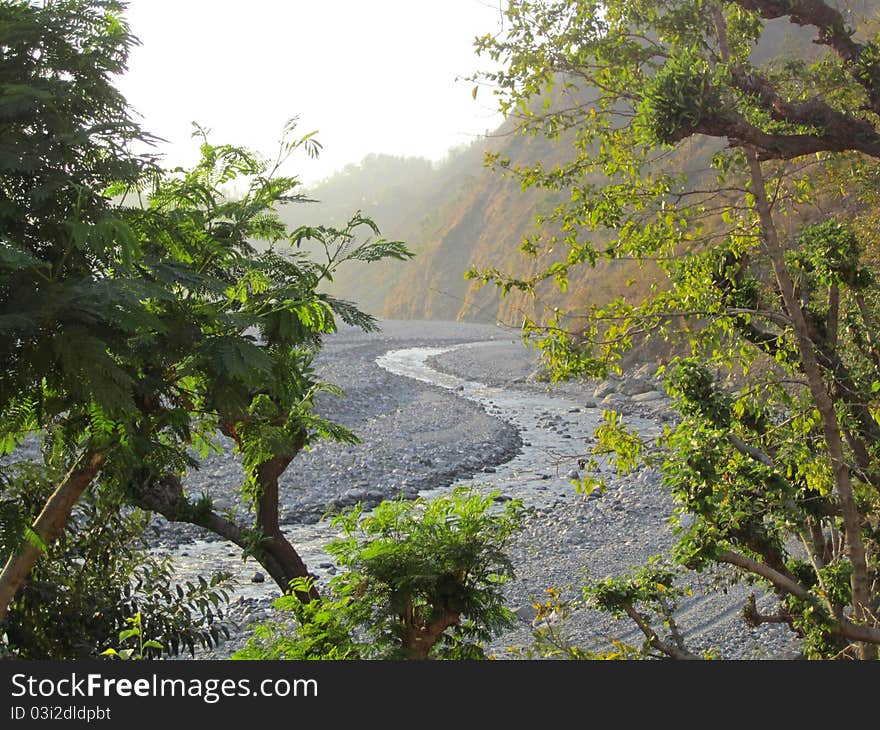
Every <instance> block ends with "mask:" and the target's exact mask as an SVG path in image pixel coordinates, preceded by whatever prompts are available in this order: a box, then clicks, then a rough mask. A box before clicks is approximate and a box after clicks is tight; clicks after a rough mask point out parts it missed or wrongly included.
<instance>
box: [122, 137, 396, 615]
mask: <svg viewBox="0 0 880 730" xmlns="http://www.w3.org/2000/svg"><path fill="white" fill-rule="evenodd" d="M294 127H295V124H294V123H291V125H290V126H289V127H288V128H287V130H285V131H286V135H285V137H284V138H283V139H282V144H281V148H280V151H279V156H278V158H277V159H276V160H275V162H274V163H272V164H270V163H268V162H267V161H265V160H262V159H260V158H259V157H258V156H256V155H255V154H253V153H251V152H249V151H247V150H244V149H242V148H238V147H233V146H229V145H222V146H214V145H211V144H210V143H209V142H208V139H207V136H206V134H205V132H204V131H203V130H201V129H197V132H196V134H197V135H199V136H201V137H202V145H201V151H202V160H201V162H200V163H199V164H198V165H197V166H196V167H195V168H194V169H193V170H190V171H186V172H184V171H178V173H177V174H174V175H170V176H166V177H162V178H158V179H157V181H156V184H155V186H154V187H153V188H152V190H151V191H150V195H149V204H148V205H147V206H146V207H145V208H141V207H140V206H138V207H133V208H131V209H129V210H128V211H127V214H126V221H127V222H128V224H129V225H130V227H131V230H132V231H133V232H134V233H135V235H136V237H137V239H138V240H140V241H143V244H142V245H143V250H144V257H143V258H142V260H141V262H139V264H138V270H139V272H140V274H141V276H142V277H143V279H144V281H147V282H150V283H151V284H152V285H159V286H160V287H161V288H162V290H163V291H168V292H170V293H171V295H172V296H165V297H163V298H161V299H157V300H155V301H154V302H153V303H152V304H153V307H154V311H155V312H157V313H161V317H162V319H163V323H164V326H163V330H162V331H161V332H160V333H158V334H157V335H156V337H155V339H148V340H145V341H144V343H143V346H144V349H143V351H139V353H138V354H139V357H138V359H137V361H138V362H142V363H144V368H143V370H142V372H141V373H140V374H139V383H141V384H143V385H144V386H146V391H145V393H144V394H143V395H141V396H140V398H139V400H140V406H139V408H140V411H141V419H142V420H141V421H140V423H139V425H138V429H139V435H140V439H141V446H140V447H139V448H140V449H141V451H140V453H139V454H138V455H137V459H136V467H135V468H133V469H131V470H129V471H127V472H125V473H124V474H121V475H120V476H119V477H117V478H118V479H120V480H121V481H122V482H124V483H125V485H126V488H127V489H128V491H129V494H130V495H131V498H132V500H133V501H134V502H135V503H136V504H138V505H139V506H142V507H144V508H145V509H149V510H152V511H154V512H159V513H161V514H162V515H164V516H165V517H166V518H168V519H169V520H172V521H184V522H190V523H192V524H195V525H199V526H201V527H204V528H206V529H208V530H210V531H212V532H214V533H216V534H218V535H220V536H221V537H224V538H225V539H228V540H230V541H232V542H233V543H235V544H236V545H238V546H239V547H241V548H243V550H244V551H245V553H246V554H249V555H252V556H254V557H255V558H256V559H257V560H258V561H259V562H260V563H261V564H262V565H263V567H265V569H266V570H267V572H268V573H269V575H270V576H272V578H273V579H274V580H275V581H276V583H277V584H278V586H279V587H280V588H281V589H282V590H284V591H286V590H288V589H289V586H290V581H291V580H292V579H293V578H297V577H299V578H304V577H307V576H308V570H307V568H306V566H305V564H304V563H303V562H302V560H301V558H300V556H299V555H298V554H297V552H296V550H295V548H294V547H293V546H292V545H291V544H290V543H289V541H288V540H287V538H286V537H285V536H284V534H283V531H282V530H281V526H280V525H279V479H280V477H281V475H282V474H283V473H284V471H285V470H286V469H287V468H288V466H289V465H290V463H291V462H292V460H293V459H294V457H295V456H296V455H297V454H298V453H299V452H300V451H302V450H303V449H305V448H308V447H309V446H310V445H311V444H312V443H314V442H315V440H317V439H319V438H332V439H336V440H341V441H348V442H353V441H356V440H357V439H356V437H355V435H354V434H352V433H351V432H349V431H348V430H347V429H345V428H343V427H341V426H339V425H337V424H333V423H330V422H328V421H327V420H326V419H323V418H321V417H320V416H319V415H318V414H316V413H314V412H313V402H314V397H315V394H316V393H317V392H319V391H322V390H323V391H329V392H332V393H336V394H341V391H340V390H339V389H338V388H336V387H334V386H331V385H329V384H327V383H322V382H320V381H319V380H318V379H317V377H316V375H315V372H314V369H313V367H312V362H313V359H314V357H315V355H316V354H317V352H318V349H319V347H320V344H321V336H322V335H323V334H325V333H329V332H333V331H335V329H336V317H340V318H341V319H342V320H343V321H345V322H346V323H347V324H350V325H353V326H357V327H360V328H362V329H363V330H365V331H375V330H376V329H377V327H376V324H375V320H374V319H373V318H372V317H369V316H367V315H364V314H363V313H361V312H360V311H359V310H358V309H357V308H356V307H355V306H354V305H353V304H352V303H350V302H346V301H341V300H337V299H335V298H333V297H331V296H328V295H326V294H323V293H320V292H319V291H318V289H319V287H320V286H321V285H322V283H323V282H325V281H328V280H331V279H332V276H333V274H334V273H335V272H336V270H337V268H338V267H339V266H340V265H343V264H345V263H346V262H349V261H353V260H359V261H378V260H381V259H384V258H389V257H390V258H396V259H405V258H407V257H409V256H410V255H411V254H410V253H409V252H408V251H407V249H406V248H405V246H404V245H403V244H402V243H401V242H398V241H386V240H385V239H382V238H374V236H376V235H378V233H379V231H378V229H377V228H376V226H375V224H374V223H373V222H372V221H371V220H370V219H368V218H366V217H364V216H363V215H361V214H360V213H357V214H355V215H354V216H353V217H352V218H351V220H350V221H349V222H348V223H347V224H346V226H345V227H344V228H341V229H337V228H333V227H329V226H318V227H309V226H302V227H299V228H296V229H294V230H292V231H289V230H288V229H287V228H286V227H285V226H284V224H283V223H282V222H281V221H280V219H279V217H278V213H277V210H276V206H277V205H280V204H283V203H289V202H295V201H302V200H304V199H305V198H304V197H303V196H302V195H300V194H297V193H295V192H294V191H295V189H296V187H297V186H298V185H299V181H298V180H297V179H296V178H291V177H284V176H280V175H278V174H277V171H278V169H279V167H280V166H281V165H282V164H283V162H284V161H285V160H286V158H287V157H288V156H289V155H290V154H291V153H292V152H294V151H295V150H297V149H299V148H300V147H302V146H308V145H312V144H313V140H312V137H311V135H306V136H305V137H301V138H295V137H291V136H290V132H291V131H293V129H294ZM310 149H311V150H312V151H314V147H310ZM241 179H244V180H245V181H246V184H247V188H246V189H245V191H244V192H243V193H242V194H241V195H240V196H237V197H235V198H229V197H228V196H227V195H226V194H225V193H224V191H223V187H222V186H223V185H229V184H232V183H235V182H237V181H240V180H241ZM364 230H366V235H364V234H363V233H362V231H364ZM306 241H309V242H311V243H312V245H313V246H314V245H317V246H318V247H319V248H320V249H321V250H322V251H323V254H324V257H325V260H323V261H321V260H313V259H312V258H309V257H308V256H306V255H304V254H302V253H300V252H299V251H298V248H299V246H300V245H301V244H303V243H304V242H306ZM257 243H262V244H263V246H264V248H262V249H259V250H258V249H257V248H255V245H256V244H257ZM279 246H284V247H286V250H285V249H281V250H279V248H278V247H279ZM218 431H219V432H220V433H222V434H223V435H224V436H226V437H227V438H229V439H230V440H231V441H232V443H233V445H234V448H235V449H236V450H237V451H238V453H240V454H241V456H242V458H243V466H244V470H245V475H246V479H245V482H244V484H243V485H242V489H243V494H244V497H245V498H246V501H247V504H248V505H249V506H250V507H251V508H252V513H253V514H252V517H253V520H252V522H251V524H245V523H241V522H236V521H235V520H234V519H232V518H231V517H229V516H225V515H221V514H219V513H217V512H216V511H215V510H214V509H213V508H212V506H211V504H210V501H208V500H205V499H203V498H201V497H200V496H197V495H188V494H186V493H185V491H184V489H183V482H182V477H183V476H184V474H185V471H186V469H187V468H188V467H189V468H191V467H193V466H194V464H193V462H192V461H191V460H190V459H189V458H188V456H187V454H186V449H187V448H188V447H189V446H190V445H191V444H196V445H197V446H199V447H200V448H201V450H202V453H203V455H206V454H207V452H208V450H209V449H210V448H212V444H211V441H212V438H213V436H214V434H215V433H216V432H218ZM157 437H158V440H157ZM316 596H317V592H316V591H315V590H314V588H313V587H312V588H311V589H310V591H309V592H308V594H301V595H300V597H301V598H304V599H307V598H309V597H311V598H314V597H316Z"/></svg>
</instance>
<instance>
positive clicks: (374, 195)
mask: <svg viewBox="0 0 880 730" xmlns="http://www.w3.org/2000/svg"><path fill="white" fill-rule="evenodd" d="M868 4H869V5H872V6H873V5H875V4H876V1H875V0H871V2H870V3H868ZM811 39H812V31H811V29H799V28H795V27H793V26H792V25H791V24H790V23H787V22H782V21H779V22H774V23H771V24H769V25H768V31H767V34H766V36H765V38H764V39H763V42H762V43H761V44H760V47H759V49H758V50H757V51H756V54H755V60H756V62H762V61H764V60H766V58H767V57H770V56H772V55H774V54H775V53H778V51H779V50H780V49H784V50H785V52H786V53H789V54H791V53H795V52H800V53H801V55H803V56H804V57H808V56H810V55H814V54H816V53H818V51H817V50H816V47H815V46H814V44H812V43H811ZM798 49H799V51H798ZM720 144H721V143H720V142H719V141H717V140H708V139H697V140H693V141H692V142H690V143H689V145H688V147H687V149H685V150H681V151H679V154H678V158H679V160H680V162H679V163H678V164H680V167H679V168H677V169H678V170H679V171H682V172H686V173H687V174H688V176H689V177H691V180H692V182H693V181H694V180H699V179H701V178H702V176H706V180H707V181H708V179H709V178H708V176H709V175H712V174H713V173H711V172H709V170H708V168H709V160H710V158H711V154H712V152H713V151H714V150H715V149H717V148H718V146H719V145H720ZM490 151H491V152H493V153H497V154H498V155H499V156H500V157H502V158H509V159H510V160H511V161H512V162H513V163H515V164H519V165H529V164H534V163H536V162H538V161H540V162H541V163H542V164H543V165H544V166H545V167H552V166H554V165H555V164H557V163H561V162H563V161H564V160H565V159H566V158H567V157H568V156H569V155H570V154H571V151H570V149H568V148H567V146H566V145H565V144H564V142H562V143H560V142H559V141H556V142H549V141H547V140H546V139H544V138H542V137H531V136H524V135H522V134H519V133H516V132H515V130H514V127H513V125H512V124H511V123H509V122H508V123H505V124H504V125H502V127H501V128H500V129H499V130H497V131H496V132H495V133H493V134H492V135H490V136H489V137H487V138H485V139H481V140H478V141H475V142H474V143H473V144H472V145H470V146H469V147H467V148H465V149H461V150H458V151H456V152H454V153H451V154H450V156H449V158H448V159H447V160H445V161H444V162H442V163H439V164H432V163H430V162H428V161H426V160H422V159H414V158H394V157H388V156H381V155H373V156H370V157H368V158H366V159H365V160H364V161H363V162H362V163H360V164H359V165H350V166H349V167H348V168H346V169H345V170H344V171H342V172H341V173H340V174H338V175H335V176H333V177H331V178H329V179H328V180H326V181H324V182H323V183H321V184H320V185H317V186H315V187H313V188H312V189H311V190H310V191H309V194H310V195H311V196H313V197H314V198H316V199H318V200H320V201H322V202H321V203H320V204H318V205H316V206H295V208H293V209H291V212H290V213H288V214H286V215H287V216H288V222H291V223H307V222H311V223H314V222H316V221H319V222H321V223H330V224H336V225H339V224H342V223H344V221H345V220H346V218H347V216H349V215H350V214H351V213H353V212H354V211H356V210H358V209H360V210H363V212H364V213H365V214H367V215H369V216H371V217H372V218H373V219H374V220H375V221H376V222H377V223H378V225H379V227H380V228H381V230H382V234H383V235H384V236H385V237H386V238H391V239H399V240H403V241H406V243H407V244H408V245H409V247H410V249H411V250H412V251H414V252H415V253H416V256H415V258H414V259H412V260H411V261H409V262H406V263H402V262H397V261H392V262H383V263H378V264H367V265H362V266H351V267H348V268H346V269H344V270H341V271H340V272H339V274H338V276H337V278H336V279H335V281H334V282H333V283H332V285H331V286H330V291H331V292H332V293H333V294H334V295H335V296H338V297H341V298H344V299H349V300H352V301H355V302H357V303H358V304H359V305H360V306H361V307H362V308H363V309H365V310H366V311H368V312H370V313H371V314H374V315H377V316H380V317H385V318H399V319H410V318H412V319H446V320H472V321H483V322H495V321H501V322H504V323H506V324H510V325H518V324H519V323H520V322H521V321H522V319H523V316H531V317H534V316H536V315H537V316H540V314H541V312H540V311H536V310H541V309H543V308H547V307H553V306H560V307H562V308H563V309H568V310H574V309H580V308H583V307H585V306H587V305H589V304H593V303H595V304H601V303H604V302H607V301H608V300H610V299H612V298H616V297H619V296H631V297H633V298H638V297H639V296H641V295H642V294H644V293H645V292H646V291H647V289H648V287H649V286H650V284H651V282H652V281H654V280H656V279H657V272H656V270H655V269H652V268H651V267H650V266H647V267H643V268H640V267H638V266H637V265H636V264H635V263H634V262H625V261H617V262H611V263H605V264H601V265H599V266H598V267H597V268H595V269H590V268H588V267H582V269H581V270H580V271H578V272H577V278H576V279H574V280H572V281H571V282H570V285H569V287H568V289H567V291H566V292H565V294H562V293H560V292H559V291H557V290H556V289H555V288H554V286H553V285H552V284H551V283H548V284H547V285H546V286H543V287H542V288H541V289H540V290H539V291H538V297H537V298H536V299H533V298H531V297H527V296H524V295H520V294H517V293H516V292H515V291H512V292H511V293H510V294H509V295H508V296H506V297H504V298H502V297H501V296H500V295H499V293H498V290H497V289H496V288H495V287H493V286H487V287H483V288H478V287H477V286H475V285H474V284H473V283H472V282H469V281H466V280H465V278H464V273H465V271H467V270H468V269H469V268H471V267H476V268H478V269H480V268H484V267H496V268H498V269H499V270H501V271H503V272H505V273H509V274H513V275H517V276H524V275H528V274H529V273H534V272H535V271H539V270H542V269H544V268H546V266H547V265H548V264H549V263H550V259H552V257H554V256H559V255H561V253H562V252H561V251H559V250H557V251H554V252H550V253H548V254H545V255H544V258H543V259H538V260H535V259H530V258H528V257H526V256H524V255H523V254H522V253H521V251H520V244H521V242H522V240H523V238H524V236H527V235H529V234H533V233H535V224H534V220H535V216H536V215H538V214H546V213H548V212H549V211H551V210H552V208H553V207H554V206H555V205H557V204H558V203H559V202H561V201H560V198H559V197H554V194H551V193H548V192H546V191H535V190H528V191H522V190H521V189H520V186H519V184H518V183H517V182H516V181H514V180H512V179H510V178H508V177H505V176H504V175H502V174H501V172H499V171H497V170H490V169H487V168H486V167H485V165H484V162H483V160H484V157H485V154H486V153H487V152H490Z"/></svg>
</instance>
